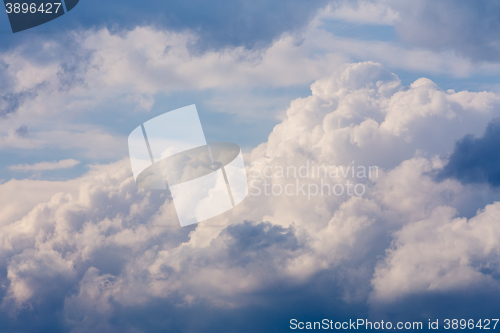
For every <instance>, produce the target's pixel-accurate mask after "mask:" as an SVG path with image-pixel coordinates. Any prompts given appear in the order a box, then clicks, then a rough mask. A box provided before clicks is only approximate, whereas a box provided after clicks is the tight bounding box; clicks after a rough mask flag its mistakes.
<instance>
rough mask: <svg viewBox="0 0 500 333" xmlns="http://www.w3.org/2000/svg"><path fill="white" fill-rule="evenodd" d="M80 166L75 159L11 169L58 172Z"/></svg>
mask: <svg viewBox="0 0 500 333" xmlns="http://www.w3.org/2000/svg"><path fill="white" fill-rule="evenodd" d="M78 164H80V161H77V160H74V159H66V160H60V161H57V162H40V163H35V164H18V165H11V166H10V167H9V169H10V170H12V171H24V172H28V171H44V170H58V169H68V168H72V167H74V166H76V165H78Z"/></svg>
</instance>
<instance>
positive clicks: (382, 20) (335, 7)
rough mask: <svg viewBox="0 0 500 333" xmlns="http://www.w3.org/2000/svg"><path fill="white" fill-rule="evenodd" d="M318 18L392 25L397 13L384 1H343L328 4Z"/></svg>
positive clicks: (397, 18)
mask: <svg viewBox="0 0 500 333" xmlns="http://www.w3.org/2000/svg"><path fill="white" fill-rule="evenodd" d="M318 18H321V19H336V20H342V21H347V22H353V23H358V24H375V25H393V24H394V22H396V21H398V20H399V13H398V12H397V11H395V10H393V9H392V8H391V7H390V6H389V5H388V4H387V3H386V2H385V1H378V2H370V1H349V2H347V1H344V2H338V3H332V4H330V5H329V6H327V7H326V8H325V9H323V10H321V11H320V13H319V14H318Z"/></svg>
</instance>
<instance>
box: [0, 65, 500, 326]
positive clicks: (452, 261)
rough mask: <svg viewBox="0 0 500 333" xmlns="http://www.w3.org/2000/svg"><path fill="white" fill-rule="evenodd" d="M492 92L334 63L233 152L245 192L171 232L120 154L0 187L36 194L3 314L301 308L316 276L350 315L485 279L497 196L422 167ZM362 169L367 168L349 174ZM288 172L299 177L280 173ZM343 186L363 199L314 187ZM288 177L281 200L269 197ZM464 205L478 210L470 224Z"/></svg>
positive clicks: (176, 321)
mask: <svg viewBox="0 0 500 333" xmlns="http://www.w3.org/2000/svg"><path fill="white" fill-rule="evenodd" d="M498 103H499V98H498V96H497V95H496V94H494V93H488V92H480V93H474V92H468V91H461V92H454V91H443V90H441V89H440V88H439V87H437V86H436V84H434V83H433V82H432V81H430V80H428V79H424V78H422V79H419V80H417V81H415V82H414V83H413V84H412V85H411V86H409V87H405V86H402V85H401V83H400V81H399V79H398V77H397V76H396V75H394V74H393V73H390V72H389V71H387V70H385V69H384V68H383V67H382V66H381V65H380V64H376V63H372V62H366V63H356V64H350V65H345V66H344V67H342V68H339V69H338V70H337V71H335V72H334V73H333V75H332V76H331V77H329V78H325V79H321V80H318V81H316V82H315V83H314V84H313V85H312V86H311V95H310V96H308V97H306V98H299V99H296V100H294V101H292V103H291V104H290V107H289V108H288V110H287V113H286V117H285V119H284V120H283V122H282V123H281V124H279V125H278V126H276V127H275V129H274V130H273V132H272V133H271V135H270V136H269V139H268V141H267V142H266V143H263V144H262V145H260V146H259V147H257V148H255V149H254V150H253V151H252V152H251V153H250V154H248V155H247V156H246V159H247V163H248V165H249V168H248V174H249V180H250V184H251V189H250V192H251V194H250V196H249V197H248V198H247V199H246V200H245V201H244V202H243V203H242V204H240V205H238V206H237V207H236V208H235V209H233V210H231V211H229V212H227V213H225V214H223V215H221V216H219V217H216V218H214V219H212V220H209V221H207V222H204V223H201V224H199V225H197V226H193V227H187V228H179V227H178V221H177V218H176V214H175V207H174V206H173V204H172V202H171V199H170V197H169V196H168V193H166V192H156V191H144V190H138V189H137V186H136V185H135V183H134V181H133V178H132V175H131V171H130V166H129V162H128V160H126V159H125V160H121V161H118V162H116V163H113V164H109V165H100V166H94V167H92V168H91V170H90V171H89V172H88V173H87V174H86V175H84V176H82V177H80V178H78V179H75V180H71V181H68V182H59V183H54V184H58V185H57V186H59V188H58V190H57V191H55V190H54V191H53V192H52V193H50V196H48V194H47V193H48V192H47V193H45V194H43V195H42V194H41V193H40V194H36V192H35V191H33V190H31V189H37V188H39V187H40V186H42V187H43V186H51V185H50V184H51V182H46V183H41V182H40V181H29V180H26V181H23V183H22V184H23V186H22V187H20V186H19V185H20V183H19V181H15V180H11V181H9V182H6V183H4V184H1V185H0V193H5V191H4V190H7V189H9V190H12V191H14V192H15V193H25V192H26V193H29V192H33V195H32V199H30V200H31V201H30V204H29V205H28V206H18V207H14V208H13V210H12V211H8V213H9V214H8V215H6V216H7V217H6V218H4V219H3V220H2V225H1V226H0V266H1V267H3V271H4V273H3V275H1V276H0V281H1V283H2V285H3V286H4V288H5V292H4V294H3V296H2V304H3V306H4V309H12V311H14V312H16V311H17V313H18V314H17V316H20V314H19V313H20V312H19V311H22V309H25V308H27V307H28V308H31V309H34V310H32V311H37V310H36V309H39V308H40V307H43V306H44V305H46V304H48V303H50V304H55V305H54V306H55V308H56V310H57V312H58V313H61V315H62V318H64V319H62V321H58V320H60V319H57V320H56V319H54V322H53V323H52V324H53V325H56V326H58V327H60V326H59V325H68V326H69V327H70V328H72V329H73V330H74V331H75V332H76V331H85V330H87V331H88V330H113V329H116V330H119V326H120V325H122V324H123V323H125V322H127V323H130V320H131V319H130V318H125V317H123V316H122V315H120V314H124V313H128V312H129V311H143V310H144V309H149V308H150V307H152V306H154V304H163V305H162V306H165V308H176V309H185V310H186V311H191V310H196V311H198V312H199V313H200V316H201V317H202V318H204V316H205V315H206V313H207V312H206V311H208V310H207V309H209V308H215V309H216V310H214V311H220V312H221V313H228V312H227V311H234V312H233V313H237V312H238V311H239V310H241V309H256V308H262V306H264V307H265V306H268V305H269V304H275V305H276V303H273V302H275V301H272V300H271V299H270V297H275V296H273V295H274V294H273V293H269V290H272V289H273V288H274V289H275V290H276V287H275V286H277V285H280V286H281V287H280V288H284V289H283V290H285V289H286V290H287V293H288V294H289V293H291V294H294V293H297V294H296V297H297V298H298V299H297V301H298V302H299V303H297V304H300V300H305V299H307V297H308V296H306V295H305V294H300V293H299V292H298V290H300V288H304V289H307V290H309V289H308V288H309V286H310V285H311V283H320V286H321V289H322V290H323V291H324V290H329V291H330V292H331V293H332V294H335V295H336V296H335V297H336V299H338V300H339V302H341V304H344V305H346V306H348V305H349V304H350V306H353V305H356V306H355V309H361V310H360V311H365V310H366V308H367V307H373V308H378V304H385V305H387V304H393V303H394V302H398V301H400V300H403V299H405V298H406V297H409V296H411V295H416V294H417V295H418V294H419V293H423V292H425V293H432V292H440V293H444V294H445V295H446V293H457V292H460V291H461V290H465V289H467V288H469V287H472V286H477V285H483V286H484V285H488V286H490V287H491V288H497V285H498V283H497V272H496V270H497V269H496V267H497V266H498V265H497V262H498V258H497V256H496V255H495V253H496V252H498V251H497V247H498V244H497V243H498V242H497V241H496V240H495V239H496V238H498V237H496V235H497V233H498V232H497V230H496V228H495V216H496V215H498V212H497V210H498V207H497V206H498V203H493V201H494V199H495V198H494V196H491V197H489V198H488V200H489V201H488V200H487V203H488V204H489V205H487V206H484V204H483V203H478V202H477V201H475V200H471V198H474V197H475V196H476V195H477V194H478V193H482V192H484V188H481V187H468V186H469V185H466V184H461V183H460V182H458V181H456V180H453V179H448V180H444V181H441V182H439V181H437V180H435V177H434V175H435V173H436V172H439V170H442V168H443V166H444V165H445V164H446V161H445V160H443V159H442V157H443V156H445V155H446V154H447V153H449V152H451V151H452V150H453V149H454V144H455V140H458V139H459V138H460V137H463V136H464V135H465V134H467V133H481V132H482V131H483V130H484V128H485V127H486V126H487V124H488V122H489V120H491V119H492V118H495V117H498V111H497V110H498V108H497V107H496V106H497V105H498ZM455 138H456V139H455ZM440 156H441V157H440ZM313 166H314V168H316V169H313ZM363 166H366V167H369V166H377V169H376V170H377V172H376V173H375V172H374V173H373V174H371V176H370V175H365V176H363V173H362V172H361V173H360V174H358V171H359V170H360V169H359V167H361V168H362V167H363ZM283 167H284V169H283ZM287 167H288V168H290V167H293V168H295V170H296V171H298V172H301V173H300V174H298V175H294V174H293V168H292V169H291V170H289V171H290V174H289V175H288V176H285V175H284V174H280V172H283V170H285V171H286V170H287V169H286V168H287ZM319 167H324V168H326V169H327V170H329V171H328V172H329V174H328V175H326V174H325V173H323V174H322V173H321V172H320V171H318V170H320V169H318V168H319ZM280 168H281V169H280ZM301 168H302V169H301ZM335 168H336V169H335ZM347 168H349V169H347ZM351 168H355V170H356V173H352V169H351ZM280 170H281V171H280ZM299 170H302V171H299ZM313 170H316V171H314V172H315V175H314V176H313V175H312V172H313ZM333 170H337V171H336V172H334V171H333ZM346 170H348V171H347V172H346ZM306 172H307V175H305V173H306ZM330 172H332V173H331V175H330ZM301 175H305V176H301ZM353 175H354V176H353ZM265 181H266V182H268V187H267V192H266V188H264V182H265ZM347 182H349V183H350V184H351V187H350V189H351V190H353V189H354V185H358V186H361V185H362V186H363V187H362V188H363V189H364V192H363V194H362V195H355V194H352V193H351V195H349V194H348V192H347V191H348V190H347V191H345V192H343V193H342V194H340V195H336V194H332V193H333V192H328V194H327V191H331V189H332V188H333V187H334V186H336V185H337V186H343V187H345V189H347ZM325 184H328V185H329V186H325ZM287 185H289V186H292V187H293V192H288V193H292V194H291V195H288V194H286V193H285V192H282V193H280V194H276V193H277V192H278V190H279V189H280V188H281V189H288V190H289V189H290V187H288V188H287V187H286V186H287ZM300 186H302V189H303V190H299V188H300ZM336 188H337V189H338V188H339V187H336ZM360 188H361V187H358V188H357V190H358V191H360ZM257 189H259V190H260V191H261V192H260V194H259V195H256V191H257ZM320 189H322V191H324V192H323V194H321V192H320ZM302 191H304V192H302ZM54 192H57V193H54ZM2 200H8V198H7V197H6V198H5V199H2ZM12 200H14V201H15V200H16V199H15V198H14V199H12ZM6 202H7V201H6ZM467 205H469V210H472V211H476V210H478V209H483V210H480V211H478V213H477V215H475V216H472V217H471V218H469V219H467V218H465V217H462V216H461V210H463V209H464V206H467ZM325 274H326V275H325ZM325 276H327V277H330V278H326V277H325ZM332 279H333V280H332ZM318 281H320V282H318ZM333 281H335V282H333ZM278 289H279V288H278ZM267 293H269V295H270V296H269V297H267V296H266V295H267ZM255 295H260V296H255ZM323 301H324V302H326V303H327V300H322V302H323ZM330 301H331V300H330ZM266 304H267V305H266ZM283 306H284V308H286V309H289V311H292V309H290V308H289V307H288V305H287V306H285V305H284V304H283ZM16 309H17V310H16ZM133 309H135V310H133ZM172 311H173V312H175V311H181V312H182V311H184V310H175V311H174V310H172ZM353 311H355V310H353ZM408 311H409V310H408ZM141 313H142V312H141ZM153 313H154V311H153V312H151V316H153ZM183 313H184V312H183ZM353 313H355V312H353ZM287 315H289V314H284V316H287ZM378 315H380V313H379V314H378ZM15 316H16V314H14V317H13V318H16V317H15ZM117 316H118V317H117ZM165 316H166V317H168V318H169V319H168V320H169V321H170V322H171V323H172V325H174V326H176V327H183V328H185V327H186V325H187V324H186V323H184V322H183V321H182V317H179V318H174V317H171V316H169V314H166V315H165ZM184 316H185V314H184ZM126 317H127V316H126ZM117 318H119V319H117ZM184 318H185V317H184ZM117 320H118V321H119V322H120V324H116V323H117ZM11 322H12V321H11ZM63 323H64V324H63ZM209 323H210V321H207V324H206V325H210V324H209ZM12 325H15V324H12ZM116 325H118V326H116ZM123 325H124V324H123ZM134 325H136V324H134ZM138 325H139V326H140V324H138ZM200 325H202V326H200V327H205V328H206V327H208V326H203V324H200ZM252 327H253V329H254V330H258V327H257V326H252Z"/></svg>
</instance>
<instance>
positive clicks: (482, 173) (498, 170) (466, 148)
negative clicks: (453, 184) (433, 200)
mask: <svg viewBox="0 0 500 333" xmlns="http://www.w3.org/2000/svg"><path fill="white" fill-rule="evenodd" d="M446 178H454V179H457V180H459V181H460V182H462V183H464V184H470V183H479V184H481V183H487V184H489V185H491V186H492V187H499V186H500V118H496V119H493V120H492V121H490V123H489V124H488V126H487V128H486V131H485V133H484V135H483V137H481V138H475V137H474V136H473V135H471V134H469V135H466V136H465V137H463V138H462V139H460V140H459V141H458V142H457V143H456V144H455V150H454V151H453V153H452V154H451V155H450V157H449V161H448V163H447V164H446V166H445V167H444V168H443V169H442V170H441V171H440V172H439V174H438V179H439V180H443V179H446Z"/></svg>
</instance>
